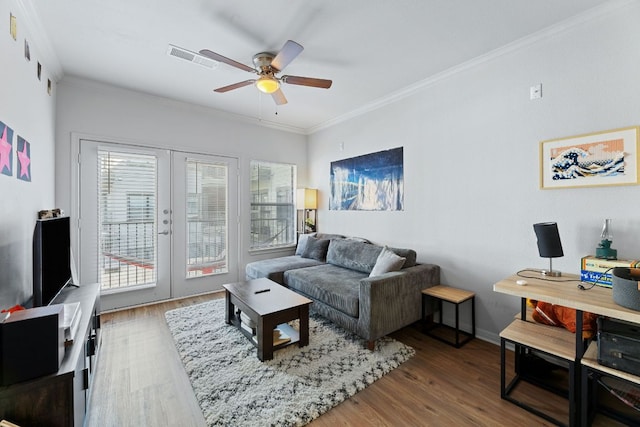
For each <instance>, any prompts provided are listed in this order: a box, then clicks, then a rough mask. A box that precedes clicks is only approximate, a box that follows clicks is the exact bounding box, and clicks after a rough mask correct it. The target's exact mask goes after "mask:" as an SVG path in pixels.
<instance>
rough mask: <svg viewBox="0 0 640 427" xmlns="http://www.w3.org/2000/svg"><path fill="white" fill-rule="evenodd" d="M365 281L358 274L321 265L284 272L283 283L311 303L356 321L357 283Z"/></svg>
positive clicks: (358, 284) (358, 288)
mask: <svg viewBox="0 0 640 427" xmlns="http://www.w3.org/2000/svg"><path fill="white" fill-rule="evenodd" d="M365 277H367V274H365V273H361V272H359V271H354V270H349V269H346V268H342V267H336V266H335V265H331V264H324V265H317V266H315V267H308V268H300V269H296V270H289V271H286V272H285V273H284V283H285V285H287V286H288V287H289V288H291V289H293V290H295V291H299V293H301V294H304V295H306V296H308V297H309V298H311V299H313V300H314V301H322V302H324V303H326V304H327V305H329V306H331V307H333V308H335V309H336V310H339V311H341V312H343V313H345V314H347V315H349V316H352V317H358V310H359V307H358V301H359V298H360V294H359V292H360V279H363V278H365Z"/></svg>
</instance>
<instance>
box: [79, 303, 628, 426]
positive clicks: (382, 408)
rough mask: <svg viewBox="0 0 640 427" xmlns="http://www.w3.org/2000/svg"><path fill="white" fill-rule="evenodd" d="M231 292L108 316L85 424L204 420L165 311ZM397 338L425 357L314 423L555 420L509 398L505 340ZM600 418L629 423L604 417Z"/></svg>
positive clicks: (543, 396)
mask: <svg viewBox="0 0 640 427" xmlns="http://www.w3.org/2000/svg"><path fill="white" fill-rule="evenodd" d="M223 296H224V294H222V293H216V294H209V295H201V296H196V297H191V298H186V299H182V300H177V301H169V302H163V303H159V304H155V305H149V306H144V307H138V308H134V309H130V310H123V311H118V312H113V313H105V314H103V315H102V348H101V350H100V355H99V361H98V369H97V373H96V375H95V379H94V385H93V391H92V396H91V402H90V410H89V413H88V415H87V422H86V426H87V427H102V426H154V427H156V426H204V425H205V422H204V419H203V417H202V413H201V411H200V408H199V406H198V403H197V401H196V399H195V396H194V394H193V390H192V388H191V384H190V383H189V379H188V377H187V375H186V373H185V371H184V368H183V366H182V363H181V362H180V358H179V356H178V353H177V351H176V349H175V347H174V344H173V339H172V338H171V334H170V333H169V330H168V328H167V326H166V322H165V319H164V313H165V312H166V311H167V310H171V309H174V308H178V307H183V306H189V305H192V304H197V303H200V302H204V301H206V300H210V299H215V298H223ZM392 336H393V337H394V338H395V339H397V340H399V341H401V342H403V343H405V344H407V345H410V346H412V347H413V348H414V349H415V350H416V355H415V356H414V357H413V358H411V359H410V360H409V361H407V362H405V363H404V364H402V365H401V366H400V367H399V368H397V369H395V370H394V371H392V372H391V373H389V374H388V375H386V376H384V377H383V378H381V379H380V380H378V381H376V382H375V383H374V384H372V385H371V386H369V387H367V388H366V389H365V390H363V391H361V392H360V393H358V394H356V395H355V396H353V397H352V398H350V399H348V400H347V401H345V402H343V403H342V404H340V405H338V406H337V407H335V408H334V409H332V410H331V411H329V412H327V413H326V414H324V415H322V416H320V417H319V418H318V419H316V420H315V421H313V422H312V423H310V424H309V425H310V426H312V427H323V426H328V427H329V426H330V427H335V426H362V425H367V426H405V425H406V426H453V425H455V426H467V425H468V426H472V425H473V426H495V425H504V426H507V425H513V426H547V425H551V424H550V423H548V422H546V421H544V420H542V419H541V418H538V417H536V416H535V415H533V414H530V413H529V412H527V411H525V410H523V409H521V408H519V407H517V406H516V405H513V404H512V403H509V402H507V401H504V400H502V399H500V348H499V347H498V346H496V345H494V344H490V343H487V342H484V341H481V340H479V339H475V340H472V341H471V342H469V343H468V344H467V345H465V346H463V347H462V348H460V349H455V348H454V347H451V346H448V345H446V344H444V343H442V342H440V341H438V340H435V339H433V338H430V337H428V336H426V335H424V334H422V333H421V332H420V331H419V330H418V329H417V328H414V327H407V328H404V329H402V330H400V331H398V332H396V333H394V334H393V335H392ZM508 359H509V360H511V359H512V357H508ZM510 366H511V365H510ZM511 369H512V367H511ZM526 386H527V384H523V385H522V386H521V387H519V388H518V391H519V392H520V393H521V395H522V394H523V393H524V394H528V395H529V396H535V397H537V398H538V402H537V403H538V404H540V405H542V406H543V407H545V408H546V410H549V411H551V412H553V413H554V414H555V415H556V416H558V415H560V416H566V414H567V409H568V408H567V406H568V405H567V404H566V400H564V399H562V398H560V397H558V396H555V395H552V394H547V393H545V392H542V391H541V390H540V389H538V388H534V387H532V386H531V387H530V389H527V388H526ZM594 425H596V426H598V425H607V426H612V425H620V424H614V423H613V422H612V421H611V420H608V419H605V418H604V417H599V418H597V419H596V422H595V423H594Z"/></svg>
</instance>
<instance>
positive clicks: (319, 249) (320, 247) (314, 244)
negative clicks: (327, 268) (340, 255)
mask: <svg viewBox="0 0 640 427" xmlns="http://www.w3.org/2000/svg"><path fill="white" fill-rule="evenodd" d="M329 242H330V240H326V239H316V238H315V237H309V238H308V239H307V244H306V245H305V246H304V250H303V251H302V255H301V256H302V258H311V259H315V260H318V261H322V262H324V260H325V259H326V257H327V248H328V247H329Z"/></svg>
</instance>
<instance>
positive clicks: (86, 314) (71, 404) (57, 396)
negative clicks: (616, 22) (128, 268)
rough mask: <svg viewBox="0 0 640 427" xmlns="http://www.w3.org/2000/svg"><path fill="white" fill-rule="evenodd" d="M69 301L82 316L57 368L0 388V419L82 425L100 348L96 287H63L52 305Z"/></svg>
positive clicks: (45, 423) (26, 422)
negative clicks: (78, 308) (75, 333)
mask: <svg viewBox="0 0 640 427" xmlns="http://www.w3.org/2000/svg"><path fill="white" fill-rule="evenodd" d="M74 286H75V285H74ZM73 302H79V303H80V309H81V310H82V316H81V318H80V324H79V325H78V332H77V335H76V339H75V340H74V341H73V343H72V344H71V345H70V346H68V347H67V348H66V351H65V355H64V358H63V360H62V364H61V365H60V369H59V370H58V372H57V373H55V374H51V375H45V376H42V377H39V378H36V379H33V380H29V381H24V382H20V383H17V384H13V385H10V386H7V387H0V419H6V420H7V421H11V422H13V423H16V424H18V425H21V426H35V425H41V426H54V427H57V426H65V427H68V426H82V425H83V423H84V418H85V414H86V412H87V405H88V403H89V395H90V392H91V386H92V382H93V374H94V372H95V369H96V362H97V356H98V350H99V348H100V338H101V335H100V286H99V285H98V284H97V283H96V284H91V285H82V286H75V287H66V288H65V289H63V290H62V291H61V292H60V294H59V295H58V296H57V297H56V298H55V299H54V301H53V302H52V304H66V303H73ZM35 402H37V404H36V403H35Z"/></svg>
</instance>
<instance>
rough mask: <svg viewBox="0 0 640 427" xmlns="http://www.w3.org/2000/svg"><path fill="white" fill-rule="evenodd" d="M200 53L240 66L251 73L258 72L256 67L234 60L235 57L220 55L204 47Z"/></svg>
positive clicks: (215, 59)
mask: <svg viewBox="0 0 640 427" xmlns="http://www.w3.org/2000/svg"><path fill="white" fill-rule="evenodd" d="M200 55H202V56H206V57H207V58H211V59H213V60H214V61H218V62H224V63H225V64H227V65H231V66H232V67H236V68H240V69H241V70H244V71H248V72H250V73H255V72H256V70H255V69H254V68H251V67H249V66H248V65H244V64H241V63H240V62H238V61H234V60H233V59H229V58H227V57H226V56H222V55H220V54H219V53H215V52H212V51H210V50H209V49H202V50H201V51H200Z"/></svg>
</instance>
